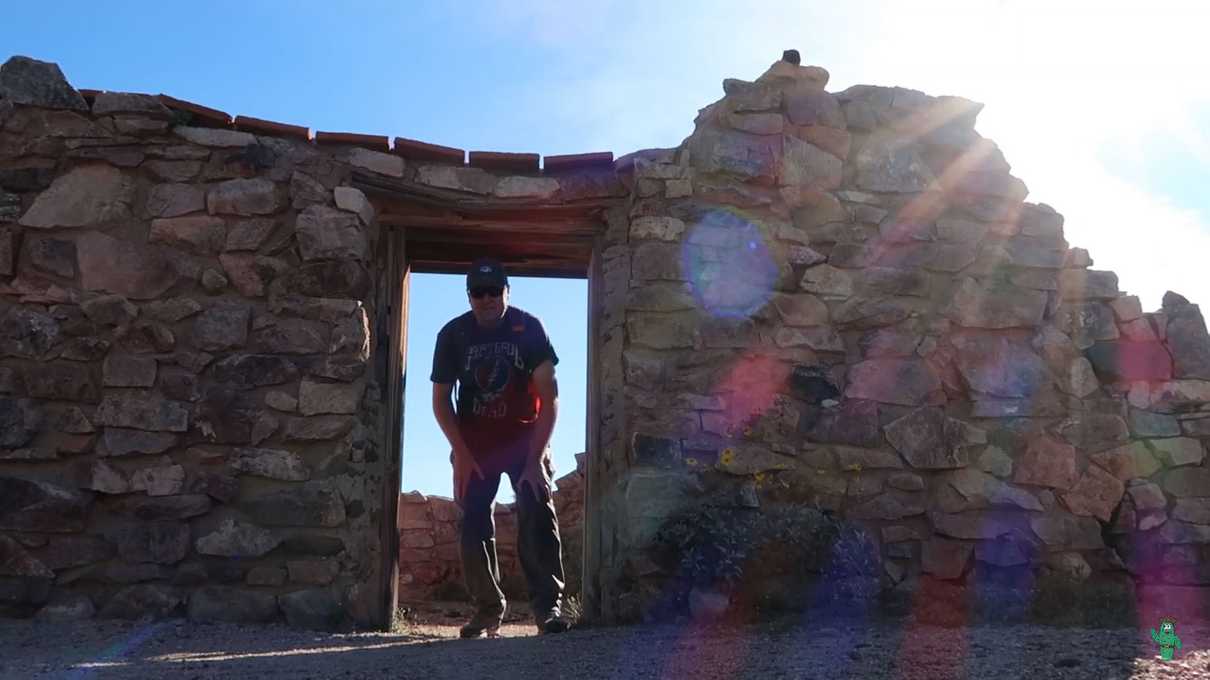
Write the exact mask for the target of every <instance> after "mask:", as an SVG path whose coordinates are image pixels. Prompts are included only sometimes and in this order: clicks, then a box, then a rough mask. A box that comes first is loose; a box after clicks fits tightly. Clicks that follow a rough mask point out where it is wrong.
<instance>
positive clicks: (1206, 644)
mask: <svg viewBox="0 0 1210 680" xmlns="http://www.w3.org/2000/svg"><path fill="white" fill-rule="evenodd" d="M418 618H420V619H423V620H419V621H415V622H408V623H405V624H404V625H402V626H401V627H400V630H399V631H398V632H394V633H356V634H348V635H339V634H323V633H311V632H305V631H298V630H292V629H289V628H285V627H283V626H263V627H247V626H237V625H228V624H195V623H189V622H187V621H184V620H169V621H161V622H141V623H129V622H115V621H84V622H79V623H43V622H38V621H20V620H2V621H0V650H3V655H2V656H0V678H4V679H5V680H19V679H20V680H23V679H25V678H40V679H41V678H70V679H72V680H77V679H78V680H84V679H92V678H131V679H134V678H138V679H140V680H142V679H144V678H146V679H148V680H152V679H159V678H184V679H186V680H193V679H202V678H207V679H208V678H224V679H226V678H243V679H248V680H265V679H268V678H290V679H291V680H303V679H304V678H417V679H420V680H442V679H445V678H451V679H455V678H456V679H457V680H473V679H476V678H499V679H502V680H503V679H511V678H535V679H537V678H540V679H542V680H555V679H557V678H585V679H592V680H597V679H602V680H603V679H618V680H622V679H627V680H630V679H634V678H638V679H642V678H650V679H664V678H693V679H694V680H712V679H715V678H718V679H722V678H727V679H731V678H773V679H779V678H786V679H789V678H793V679H794V680H802V679H804V678H817V679H819V680H823V679H824V678H827V679H828V680H833V679H835V678H909V679H912V680H944V679H946V678H967V677H970V678H1010V677H1011V678H1016V677H1029V678H1032V679H1035V680H1036V679H1041V678H1071V679H1075V678H1088V679H1090V680H1091V679H1096V680H1105V679H1108V678H1148V679H1150V678H1208V677H1210V628H1205V627H1203V628H1184V629H1182V628H1179V627H1178V629H1177V634H1178V635H1180V637H1181V638H1182V641H1183V643H1184V648H1183V649H1182V650H1181V652H1179V653H1178V656H1177V659H1176V660H1175V661H1172V662H1163V661H1160V660H1158V658H1157V657H1156V646H1155V645H1154V643H1152V642H1151V641H1150V639H1149V638H1147V637H1145V636H1146V635H1147V633H1146V631H1139V630H1134V629H1109V630H1090V629H1071V628H1047V627H1041V626H1020V625H1018V626H979V627H973V628H967V629H945V628H935V627H927V626H916V625H914V624H912V623H910V622H908V623H901V624H889V623H876V624H862V623H861V622H858V621H851V622H848V623H835V624H833V625H821V624H814V625H812V624H807V623H806V622H802V623H800V624H799V625H780V626H750V627H744V628H731V629H720V628H714V627H709V626H702V625H699V624H692V623H686V624H684V625H680V626H675V625H668V626H633V627H619V628H597V629H579V630H572V631H569V632H567V633H564V634H562V635H547V636H541V637H539V636H537V635H535V634H534V632H533V628H532V626H531V625H530V624H529V623H527V622H526V623H511V624H509V625H506V626H505V628H504V629H503V634H504V636H503V637H502V638H501V639H496V640H458V639H457V626H456V625H455V623H454V622H445V621H442V620H440V619H441V616H432V615H428V616H422V617H418Z"/></svg>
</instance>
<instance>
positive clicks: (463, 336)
mask: <svg viewBox="0 0 1210 680" xmlns="http://www.w3.org/2000/svg"><path fill="white" fill-rule="evenodd" d="M547 359H550V361H551V363H552V364H554V365H558V363H559V357H558V356H557V355H556V354H555V349H554V347H553V346H551V344H550V338H549V337H547V335H546V329H545V328H544V327H543V326H542V322H541V321H540V320H539V319H538V317H536V316H534V315H532V314H529V313H528V312H525V311H523V310H521V309H518V308H516V307H513V306H511V305H510V306H509V308H508V309H507V310H505V312H504V318H503V319H501V320H500V323H499V324H498V325H497V326H496V327H495V328H490V329H485V328H481V327H480V326H479V324H478V323H477V322H476V321H475V315H474V314H473V313H471V312H469V311H468V312H466V313H465V314H462V315H461V316H458V317H456V318H454V319H453V320H451V321H450V322H449V323H447V324H445V326H443V327H442V329H441V331H440V332H438V333H437V346H436V349H435V350H434V351H433V372H432V375H430V376H429V379H430V380H432V381H433V382H435V383H452V382H457V383H458V385H457V397H456V407H455V412H456V413H457V415H458V425H459V428H458V429H459V430H460V431H461V432H462V433H463V436H464V437H465V438H466V439H467V445H468V446H470V447H472V448H483V447H495V446H497V445H499V446H506V445H508V444H509V443H511V442H515V441H517V440H518V439H519V438H520V436H522V435H523V434H525V433H527V432H528V431H529V429H530V428H532V426H533V423H534V421H535V420H536V419H537V415H538V412H539V411H540V410H541V408H542V405H541V402H542V400H541V399H540V398H539V397H538V394H537V392H536V390H535V389H534V386H533V381H532V377H533V372H534V369H535V368H537V367H538V365H539V364H541V363H542V362H544V361H546V360H547Z"/></svg>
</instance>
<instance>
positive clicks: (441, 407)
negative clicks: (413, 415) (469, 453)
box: [433, 383, 466, 451]
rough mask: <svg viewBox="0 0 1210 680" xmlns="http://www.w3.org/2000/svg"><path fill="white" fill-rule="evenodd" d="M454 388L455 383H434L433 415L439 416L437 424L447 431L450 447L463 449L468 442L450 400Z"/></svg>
mask: <svg viewBox="0 0 1210 680" xmlns="http://www.w3.org/2000/svg"><path fill="white" fill-rule="evenodd" d="M453 389H454V383H433V415H434V416H435V417H436V418H437V425H439V426H440V427H441V431H442V432H444V433H445V438H446V439H448V440H449V442H450V447H452V448H453V449H454V450H455V451H461V450H465V449H466V442H465V441H463V439H462V433H461V432H459V431H458V417H457V416H456V415H455V414H454V405H453V403H452V401H451V400H450V394H451V393H452V392H453Z"/></svg>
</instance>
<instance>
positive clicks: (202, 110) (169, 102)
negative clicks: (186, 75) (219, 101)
mask: <svg viewBox="0 0 1210 680" xmlns="http://www.w3.org/2000/svg"><path fill="white" fill-rule="evenodd" d="M160 103H161V104H163V105H164V106H167V107H168V108H170V109H178V110H180V111H188V112H189V113H192V114H193V115H195V116H197V117H198V118H201V119H202V120H205V121H206V122H208V123H211V124H217V125H220V126H222V127H227V126H229V125H231V114H229V113H227V112H226V111H219V110H218V109H212V108H210V107H209V106H202V105H201V104H194V103H193V102H188V101H185V100H184V99H177V98H176V97H169V96H168V95H166V94H162V93H161V94H160Z"/></svg>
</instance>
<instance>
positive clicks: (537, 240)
mask: <svg viewBox="0 0 1210 680" xmlns="http://www.w3.org/2000/svg"><path fill="white" fill-rule="evenodd" d="M402 231H403V234H404V238H406V239H407V240H408V241H409V242H421V241H426V242H437V243H519V242H520V243H531V244H533V246H534V247H535V248H548V247H565V248H575V249H577V250H583V249H586V248H587V249H589V250H591V249H592V236H591V235H588V236H584V235H578V236H571V235H566V234H543V233H525V234H522V233H518V232H516V231H500V232H491V231H454V230H448V229H418V228H408V229H404V230H402Z"/></svg>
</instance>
